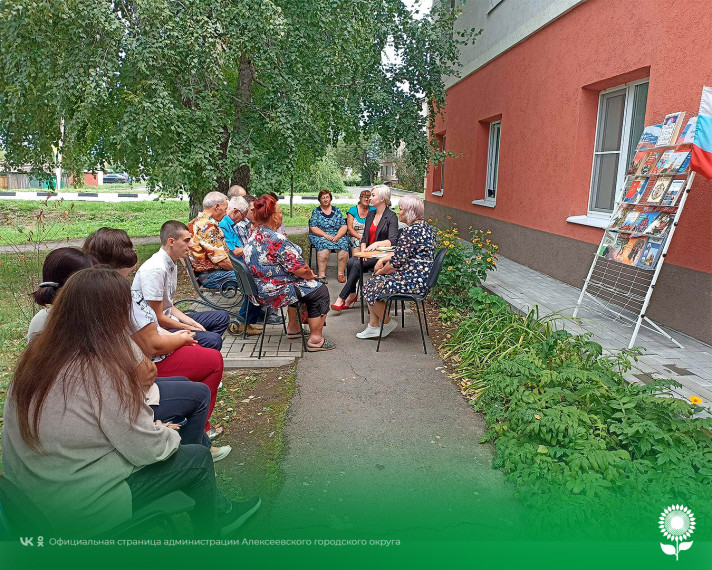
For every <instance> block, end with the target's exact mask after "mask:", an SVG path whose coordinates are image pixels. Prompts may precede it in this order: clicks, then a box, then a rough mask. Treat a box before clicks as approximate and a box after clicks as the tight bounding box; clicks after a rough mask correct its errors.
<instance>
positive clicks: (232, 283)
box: [174, 259, 243, 334]
mask: <svg viewBox="0 0 712 570" xmlns="http://www.w3.org/2000/svg"><path fill="white" fill-rule="evenodd" d="M181 263H182V264H183V267H184V268H185V271H186V273H187V274H188V278H189V279H190V282H191V283H192V285H193V290H194V291H195V294H196V295H197V296H198V299H190V298H186V299H180V300H179V301H175V303H174V305H179V304H181V303H194V304H197V305H203V306H206V307H210V308H211V309H215V310H216V311H225V312H226V313H227V314H229V315H230V316H231V317H232V318H233V320H234V321H235V322H236V323H239V315H238V313H236V312H235V310H234V309H235V307H241V306H242V303H243V294H242V290H241V289H240V283H239V282H238V281H236V280H234V279H231V278H229V277H228V278H226V279H224V280H223V281H222V282H221V283H220V288H219V289H207V288H205V287H203V286H202V285H201V284H200V282H199V281H198V278H197V277H196V275H195V272H194V271H193V266H192V265H191V264H190V261H189V260H188V259H181ZM205 291H214V292H216V293H217V294H219V295H220V296H221V297H222V298H223V299H227V300H229V301H230V303H231V304H228V305H227V306H225V305H219V304H217V303H215V302H213V301H212V300H211V299H209V298H208V297H207V296H206V294H205ZM228 331H229V332H230V334H235V333H234V332H233V327H229V328H228Z"/></svg>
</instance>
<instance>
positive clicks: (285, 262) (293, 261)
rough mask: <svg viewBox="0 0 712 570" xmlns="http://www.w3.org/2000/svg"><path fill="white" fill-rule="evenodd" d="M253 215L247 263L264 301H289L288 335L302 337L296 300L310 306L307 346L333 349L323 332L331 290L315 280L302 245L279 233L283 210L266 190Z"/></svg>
mask: <svg viewBox="0 0 712 570" xmlns="http://www.w3.org/2000/svg"><path fill="white" fill-rule="evenodd" d="M253 219H254V221H255V223H256V224H258V227H257V229H256V230H255V231H254V232H253V233H252V235H251V236H250V240H249V241H248V242H247V244H246V245H245V249H244V250H243V255H244V256H245V264H246V265H247V267H249V268H250V271H251V272H252V275H253V276H254V277H255V283H256V284H257V289H258V292H259V297H258V299H257V301H258V302H259V303H260V304H262V305H267V306H269V307H274V308H279V307H284V306H285V305H288V306H289V308H288V312H289V324H288V325H287V335H288V336H289V338H299V337H300V335H301V330H300V327H301V326H302V325H301V321H300V319H299V317H298V315H297V301H299V302H301V303H304V304H305V305H306V307H307V314H308V318H309V329H310V333H309V340H308V341H307V350H308V351H309V352H316V351H320V350H331V349H332V348H336V344H334V343H333V342H331V341H328V340H326V339H325V338H324V337H323V336H322V329H323V328H324V321H325V320H326V314H327V313H328V312H329V290H328V289H327V287H326V285H324V284H323V283H319V282H318V281H315V279H316V275H314V272H313V271H312V270H311V268H310V267H309V266H308V265H307V264H306V263H305V262H304V260H303V259H302V256H301V253H302V250H301V248H300V247H299V246H298V245H296V244H294V243H292V242H291V241H289V240H288V239H287V238H286V236H284V235H283V234H280V233H277V231H276V230H277V228H279V226H280V225H281V224H282V210H281V209H280V207H279V204H277V201H276V200H275V199H274V198H272V196H270V195H268V194H266V195H264V196H262V197H261V198H258V199H257V200H255V207H254V212H253Z"/></svg>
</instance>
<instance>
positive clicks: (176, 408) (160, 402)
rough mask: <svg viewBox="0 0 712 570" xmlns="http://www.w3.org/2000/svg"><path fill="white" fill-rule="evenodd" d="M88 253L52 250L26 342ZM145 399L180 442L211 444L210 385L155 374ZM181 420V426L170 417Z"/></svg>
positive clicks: (88, 260)
mask: <svg viewBox="0 0 712 570" xmlns="http://www.w3.org/2000/svg"><path fill="white" fill-rule="evenodd" d="M96 263H97V260H96V258H95V257H94V256H93V255H92V254H91V253H86V252H83V251H82V250H80V249H77V248H74V247H60V248H58V249H55V250H53V251H51V252H50V253H49V254H48V255H47V257H46V258H45V261H44V264H43V265H42V283H40V284H39V286H38V287H37V290H36V291H35V292H34V293H33V294H32V295H33V297H34V299H35V302H36V303H37V304H38V305H40V306H41V307H44V308H42V309H40V310H39V311H37V314H36V315H35V316H34V317H33V318H32V321H30V328H29V330H28V331H27V342H30V341H31V340H33V339H34V338H35V337H36V336H37V335H38V334H40V333H41V332H42V330H43V329H44V327H45V324H46V322H47V318H48V317H49V311H50V308H51V305H52V303H53V302H54V299H55V297H56V296H57V293H58V292H59V290H60V289H61V288H62V286H63V285H64V284H65V283H66V282H67V279H69V277H70V276H71V275H73V274H74V273H76V272H77V271H79V270H81V269H86V268H88V267H91V266H92V265H94V264H96ZM143 366H144V367H145V368H146V370H147V373H148V371H151V370H153V371H155V368H156V367H155V365H154V364H153V363H152V362H151V361H150V360H146V362H145V363H143ZM146 403H147V404H148V405H149V406H151V408H152V409H153V418H154V420H157V421H159V422H161V423H166V424H168V425H169V426H175V428H174V429H179V428H180V437H181V442H182V443H200V444H202V445H206V446H207V447H210V439H209V438H208V437H207V435H206V434H205V431H204V426H205V422H206V421H207V419H208V410H209V407H210V388H208V387H207V386H206V385H204V384H198V383H194V382H190V381H189V380H188V379H187V378H185V377H183V376H173V377H167V378H156V382H155V383H151V385H150V387H149V388H148V389H147V390H146ZM178 418H180V420H184V421H185V424H184V425H183V426H178V425H177V424H174V423H172V421H180V420H178Z"/></svg>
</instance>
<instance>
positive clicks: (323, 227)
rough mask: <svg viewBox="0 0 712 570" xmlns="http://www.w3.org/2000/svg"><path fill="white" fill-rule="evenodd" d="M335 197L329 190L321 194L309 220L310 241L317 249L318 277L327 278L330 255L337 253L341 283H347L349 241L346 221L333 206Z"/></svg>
mask: <svg viewBox="0 0 712 570" xmlns="http://www.w3.org/2000/svg"><path fill="white" fill-rule="evenodd" d="M332 200H333V196H332V195H331V192H329V191H328V190H322V191H321V192H319V207H318V208H314V211H313V212H312V215H311V218H310V219H309V241H311V243H312V245H313V246H314V247H315V248H316V263H317V268H318V276H319V277H320V278H325V277H326V264H327V263H328V261H329V253H330V252H331V251H336V252H337V257H336V260H337V267H338V279H339V283H345V282H346V276H345V275H344V273H345V271H346V262H347V261H348V260H349V240H348V238H347V237H346V220H345V219H344V215H343V214H342V213H341V210H339V209H338V208H336V207H333V206H332V205H331V201H332Z"/></svg>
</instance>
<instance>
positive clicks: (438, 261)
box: [376, 248, 446, 354]
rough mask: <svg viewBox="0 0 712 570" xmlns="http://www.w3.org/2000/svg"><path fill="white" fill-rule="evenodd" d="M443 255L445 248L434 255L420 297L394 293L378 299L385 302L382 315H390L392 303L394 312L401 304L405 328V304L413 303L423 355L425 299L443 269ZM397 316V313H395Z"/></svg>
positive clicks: (377, 348) (426, 323)
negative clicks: (394, 305) (394, 303)
mask: <svg viewBox="0 0 712 570" xmlns="http://www.w3.org/2000/svg"><path fill="white" fill-rule="evenodd" d="M445 253H446V250H445V248H441V249H440V251H438V252H437V253H436V254H435V259H434V260H433V266H432V268H431V269H430V275H429V276H428V281H427V283H426V284H425V292H424V293H423V294H422V295H414V294H411V293H395V294H393V295H387V296H385V297H382V298H381V299H379V300H380V301H385V302H386V309H385V311H384V314H386V315H388V314H390V309H391V304H392V303H393V301H396V310H397V308H398V301H400V302H401V304H402V307H401V308H402V311H401V312H402V314H403V317H402V318H403V321H402V323H403V325H402V326H405V302H406V301H412V302H414V303H415V308H416V310H417V312H418V324H419V325H420V337H421V338H422V339H423V351H424V352H425V354H428V348H427V347H426V345H425V334H423V320H425V332H426V333H427V334H428V336H430V331H429V330H428V317H427V315H426V314H425V299H426V298H427V297H428V295H429V294H430V290H431V289H432V288H433V287H435V285H436V284H437V282H438V277H440V270H441V269H442V267H443V261H444V260H445ZM421 306H422V308H423V319H422V320H421V318H420V307H421ZM396 314H397V313H396ZM383 321H384V319H381V331H380V332H379V333H378V345H377V346H376V352H378V351H379V349H380V348H381V339H382V337H383Z"/></svg>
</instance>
